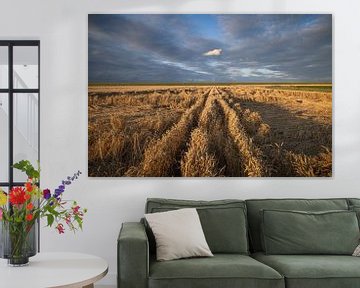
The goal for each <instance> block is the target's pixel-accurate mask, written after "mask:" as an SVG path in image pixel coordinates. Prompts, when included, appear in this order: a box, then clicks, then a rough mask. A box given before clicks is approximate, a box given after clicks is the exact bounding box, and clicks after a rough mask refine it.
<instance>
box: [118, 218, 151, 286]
mask: <svg viewBox="0 0 360 288" xmlns="http://www.w3.org/2000/svg"><path fill="white" fill-rule="evenodd" d="M117 252H118V255H117V257H118V260H117V261H118V263H117V264H118V265H117V266H118V268H117V269H118V270H117V273H118V276H117V277H118V288H146V287H147V285H148V284H147V282H148V276H149V242H148V238H147V235H146V232H145V227H144V225H143V224H141V223H135V222H132V223H123V224H122V227H121V230H120V234H119V237H118V242H117Z"/></svg>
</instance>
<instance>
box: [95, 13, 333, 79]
mask: <svg viewBox="0 0 360 288" xmlns="http://www.w3.org/2000/svg"><path fill="white" fill-rule="evenodd" d="M331 75H332V18H331V15H316V14H304V15H299V14H297V15H285V14H282V15H265V14H262V15H259V14H253V15H249V14H247V15H231V14H230V15H181V14H177V15H106V14H98V15H97V14H93V15H89V82H121V83H125V82H126V83H134V82H141V83H148V82H149V83H150V82H156V83H166V82H331Z"/></svg>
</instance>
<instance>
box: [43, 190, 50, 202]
mask: <svg viewBox="0 0 360 288" xmlns="http://www.w3.org/2000/svg"><path fill="white" fill-rule="evenodd" d="M43 196H44V198H45V199H46V200H47V199H49V198H50V197H51V192H50V190H49V189H44V191H43Z"/></svg>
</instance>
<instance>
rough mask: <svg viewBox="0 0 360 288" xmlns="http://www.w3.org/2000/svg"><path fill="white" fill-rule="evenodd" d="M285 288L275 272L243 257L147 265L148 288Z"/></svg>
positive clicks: (175, 261) (235, 256)
mask: <svg viewBox="0 0 360 288" xmlns="http://www.w3.org/2000/svg"><path fill="white" fill-rule="evenodd" d="M163 287H171V288H184V287H186V288H212V287H216V288H218V287H222V288H235V287H247V288H252V287H254V288H265V287H269V288H284V287H285V283H284V279H283V277H282V276H281V275H280V274H279V273H278V272H277V271H275V270H274V269H272V268H270V267H268V266H266V265H264V264H262V263H260V262H258V261H256V260H254V259H253V258H251V257H249V256H246V255H236V254H215V255H214V257H211V258H206V259H205V258H191V259H181V260H174V261H166V262H157V261H155V260H154V259H153V260H151V261H150V275H149V288H163Z"/></svg>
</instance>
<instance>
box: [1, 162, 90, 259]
mask: <svg viewBox="0 0 360 288" xmlns="http://www.w3.org/2000/svg"><path fill="white" fill-rule="evenodd" d="M13 167H14V168H16V169H19V170H21V171H22V172H24V173H26V175H27V177H28V179H27V181H26V183H25V185H24V186H23V187H12V188H11V189H10V191H9V193H8V194H7V193H5V192H4V191H3V190H2V189H1V188H0V226H1V231H0V233H1V238H0V257H1V258H6V259H8V263H9V265H14V266H19V265H26V264H27V263H28V262H29V257H31V256H34V255H35V254H36V251H37V249H36V225H35V224H36V223H37V221H38V219H39V218H45V219H46V222H47V226H49V227H55V229H56V230H57V232H58V233H59V234H62V233H64V232H65V229H66V227H68V229H69V230H70V231H74V232H75V231H76V230H78V229H82V224H83V216H84V214H85V213H86V209H81V208H80V206H79V205H78V204H77V203H76V202H75V201H71V202H69V201H66V200H64V199H63V193H64V191H65V189H66V186H68V185H70V184H71V183H72V182H73V181H74V180H76V179H77V178H78V177H79V176H80V174H81V172H80V171H78V172H76V173H75V174H74V175H73V176H71V177H70V176H69V177H67V178H66V180H63V181H62V182H61V184H60V185H59V186H58V187H57V188H56V189H54V191H53V193H52V192H51V191H50V190H49V189H44V190H42V189H41V188H40V187H39V186H38V183H39V180H40V169H39V168H38V169H35V168H34V167H33V166H32V165H31V163H30V162H29V161H26V160H23V161H20V162H18V163H16V164H14V165H13Z"/></svg>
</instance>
